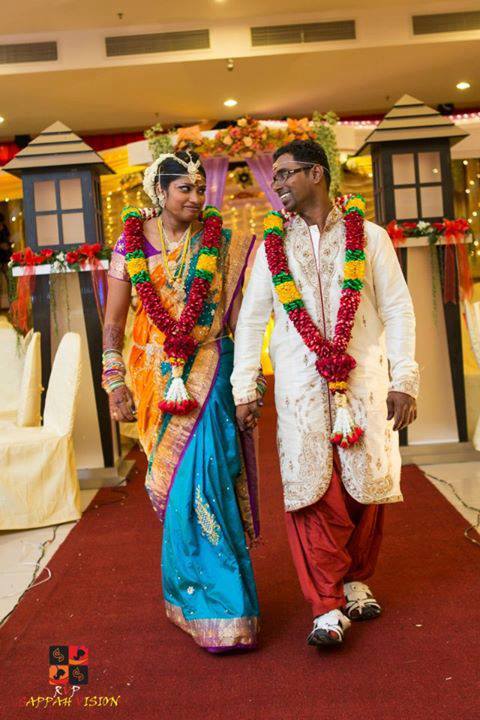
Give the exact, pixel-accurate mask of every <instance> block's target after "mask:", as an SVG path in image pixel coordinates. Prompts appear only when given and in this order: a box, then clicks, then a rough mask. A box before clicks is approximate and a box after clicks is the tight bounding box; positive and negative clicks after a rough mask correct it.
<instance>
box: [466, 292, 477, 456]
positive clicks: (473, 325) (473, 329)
mask: <svg viewBox="0 0 480 720" xmlns="http://www.w3.org/2000/svg"><path fill="white" fill-rule="evenodd" d="M465 317H466V318H467V327H468V334H469V335H470V342H471V345H472V350H473V354H474V355H475V359H476V361H477V365H478V367H480V301H477V302H474V303H470V302H469V301H468V300H465ZM472 442H473V447H474V448H475V450H480V417H479V418H478V421H477V425H476V428H475V431H474V433H473V438H472Z"/></svg>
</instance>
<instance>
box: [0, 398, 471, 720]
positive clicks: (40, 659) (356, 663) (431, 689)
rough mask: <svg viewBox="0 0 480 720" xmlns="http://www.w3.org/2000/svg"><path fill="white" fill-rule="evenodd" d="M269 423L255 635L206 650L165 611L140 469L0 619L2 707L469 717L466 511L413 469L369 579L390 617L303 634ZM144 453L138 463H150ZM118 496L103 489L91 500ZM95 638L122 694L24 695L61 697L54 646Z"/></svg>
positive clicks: (95, 650)
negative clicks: (56, 700)
mask: <svg viewBox="0 0 480 720" xmlns="http://www.w3.org/2000/svg"><path fill="white" fill-rule="evenodd" d="M273 426H274V415H273V410H272V408H271V407H267V408H266V409H265V422H264V424H263V429H262V457H261V466H262V472H263V485H262V510H263V514H262V520H263V538H264V540H263V544H262V545H261V546H260V547H259V548H258V549H257V550H256V551H255V553H254V559H255V566H256V575H257V581H258V588H259V594H260V600H261V609H262V635H261V646H260V648H259V650H258V651H256V652H253V653H249V654H241V655H236V656H213V657H212V656H210V655H207V654H206V653H204V652H203V651H202V650H200V649H199V648H197V647H196V646H195V645H194V643H193V641H192V640H190V638H189V637H187V636H186V635H184V634H183V633H182V632H181V631H180V630H178V629H177V628H175V627H173V626H172V625H170V624H169V623H168V622H167V621H166V619H165V616H164V612H163V607H162V598H161V590H160V561H159V551H160V528H159V525H158V523H157V520H156V517H155V515H154V513H153V510H152V509H151V506H150V503H149V500H148V497H147V495H146V493H145V491H144V488H143V477H142V472H141V471H136V472H134V474H133V476H132V479H131V482H130V483H129V485H128V498H127V499H126V500H125V502H124V503H123V504H121V503H117V504H106V505H104V506H103V507H100V508H98V509H95V507H94V506H93V505H92V506H90V508H89V510H88V511H87V512H86V513H85V515H84V517H83V518H82V520H81V521H80V523H79V524H78V525H77V526H76V527H75V529H74V530H73V531H72V532H71V534H70V535H69V536H68V538H67V540H66V541H65V542H64V544H63V545H62V546H61V547H60V549H59V550H58V552H57V553H56V555H55V557H54V558H53V560H52V562H51V563H50V568H51V570H52V572H53V578H52V580H51V581H50V582H48V583H46V584H44V585H41V586H40V587H38V588H35V589H33V590H32V591H30V592H28V593H27V595H26V596H25V598H24V600H23V601H22V602H21V603H20V605H19V607H18V608H17V609H16V610H15V612H14V614H13V615H12V616H11V618H10V620H9V621H8V622H7V623H6V625H5V626H4V627H3V628H2V629H0V643H1V651H0V662H1V668H2V672H1V675H2V689H1V693H0V704H1V708H2V710H3V712H2V711H0V717H1V718H2V719H4V720H16V718H30V717H34V716H35V717H42V718H46V720H50V719H51V718H60V717H62V718H63V717H65V718H70V719H71V720H80V719H81V718H84V717H97V718H109V719H110V718H116V719H117V720H123V719H125V720H155V719H157V718H159V719H160V718H161V719H162V720H163V719H164V718H165V720H168V719H170V718H172V719H173V720H196V719H197V718H198V719H200V718H202V720H204V719H205V720H207V719H208V720H220V719H222V720H223V718H228V719H229V720H236V719H237V718H238V719H240V720H246V719H247V718H248V719H254V720H257V719H258V720H297V719H301V720H314V719H315V720H323V719H325V720H326V719H327V718H332V720H346V719H347V718H348V720H351V718H364V719H365V720H390V718H392V720H393V718H395V720H396V719H397V718H401V719H403V718H405V717H406V718H408V720H430V719H432V720H447V718H448V720H463V718H465V719H466V718H469V720H470V719H472V720H473V719H475V718H477V717H479V714H480V700H479V697H480V696H479V691H480V682H479V678H480V672H479V655H480V650H479V648H480V632H479V617H480V608H479V602H480V600H479V599H480V572H479V566H480V554H479V551H478V548H476V547H475V546H473V545H471V544H469V543H468V542H466V541H465V540H464V538H463V536H462V530H463V528H464V526H465V522H464V520H463V519H462V518H461V517H460V515H459V514H458V513H457V512H456V511H455V510H454V509H453V508H452V507H451V506H449V505H448V503H447V502H446V501H445V500H444V499H443V498H442V496H441V495H440V494H439V493H438V492H437V491H436V490H435V489H434V488H433V487H432V486H431V485H430V484H429V483H428V482H427V480H426V479H425V478H424V477H423V475H422V473H421V472H420V471H419V470H418V469H416V468H415V467H409V468H407V469H406V470H405V473H404V486H403V487H404V491H405V495H406V498H407V501H406V502H405V503H404V504H402V505H397V506H391V507H389V508H388V511H387V523H386V537H385V542H384V547H383V552H382V554H381V560H380V566H379V568H378V572H377V575H376V577H375V581H374V582H373V583H372V585H373V587H374V589H375V592H376V594H377V596H378V597H379V598H380V599H381V601H382V603H383V604H384V607H385V613H384V616H383V617H382V618H381V619H380V620H378V621H374V622H372V623H364V624H360V625H358V624H357V625H355V626H354V627H353V629H352V631H351V632H350V634H349V635H348V636H347V642H346V644H345V646H344V647H343V648H342V649H340V650H339V651H333V652H329V653H327V652H324V653H319V652H318V651H316V650H315V649H313V648H309V647H307V645H306V643H305V637H306V635H307V633H308V631H309V629H310V622H311V620H310V613H309V608H308V607H307V606H306V604H305V602H304V600H303V598H302V597H301V594H300V591H299V588H298V584H297V580H296V577H295V574H294V571H293V568H292V564H291V561H290V557H289V552H288V547H287V542H286V537H285V530H284V521H283V517H282V505H281V490H280V482H279V474H278V466H277V461H276V456H275V445H274V437H273ZM144 465H145V463H144V458H143V457H142V458H141V459H140V461H139V467H140V468H141V469H143V468H144ZM116 499H118V495H116V494H115V493H114V492H112V491H111V490H107V489H106V490H102V491H101V492H100V494H99V495H98V496H97V498H96V499H95V501H94V504H100V505H101V504H102V503H108V502H109V501H112V500H116ZM55 643H59V644H84V645H86V646H87V647H88V648H89V650H90V682H89V684H88V686H87V687H86V688H84V689H83V690H82V698H84V697H85V696H87V695H89V696H94V695H97V696H100V695H102V696H118V695H120V696H121V699H120V704H119V707H118V708H116V709H110V708H98V707H96V708H91V709H90V708H85V707H78V708H77V709H75V707H76V706H75V707H70V708H61V707H55V708H50V709H48V710H34V709H32V708H28V707H27V708H25V707H21V699H22V698H26V697H27V698H28V697H29V696H35V697H36V696H38V695H50V694H52V695H53V692H52V690H51V688H50V686H49V685H48V646H49V645H51V644H55Z"/></svg>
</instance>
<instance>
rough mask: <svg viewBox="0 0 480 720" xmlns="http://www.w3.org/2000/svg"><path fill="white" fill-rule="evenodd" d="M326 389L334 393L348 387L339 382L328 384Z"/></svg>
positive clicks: (344, 383)
mask: <svg viewBox="0 0 480 720" xmlns="http://www.w3.org/2000/svg"><path fill="white" fill-rule="evenodd" d="M328 388H329V390H331V391H332V392H334V391H336V390H346V389H347V388H348V385H347V383H346V382H344V381H343V380H341V381H339V382H329V383H328Z"/></svg>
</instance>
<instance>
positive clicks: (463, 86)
mask: <svg viewBox="0 0 480 720" xmlns="http://www.w3.org/2000/svg"><path fill="white" fill-rule="evenodd" d="M456 87H457V90H468V89H469V88H470V83H469V82H466V81H465V80H462V82H459V83H457V86H456Z"/></svg>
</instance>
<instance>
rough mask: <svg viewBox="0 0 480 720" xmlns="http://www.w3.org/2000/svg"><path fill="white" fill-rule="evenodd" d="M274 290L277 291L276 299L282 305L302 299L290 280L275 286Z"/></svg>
mask: <svg viewBox="0 0 480 720" xmlns="http://www.w3.org/2000/svg"><path fill="white" fill-rule="evenodd" d="M275 290H276V291H277V295H278V299H279V300H280V302H281V303H282V304H285V303H291V302H293V301H294V300H301V299H302V296H301V295H300V293H299V292H298V290H297V286H296V285H295V283H294V282H293V281H292V280H289V281H288V282H285V283H281V284H280V285H276V286H275Z"/></svg>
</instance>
